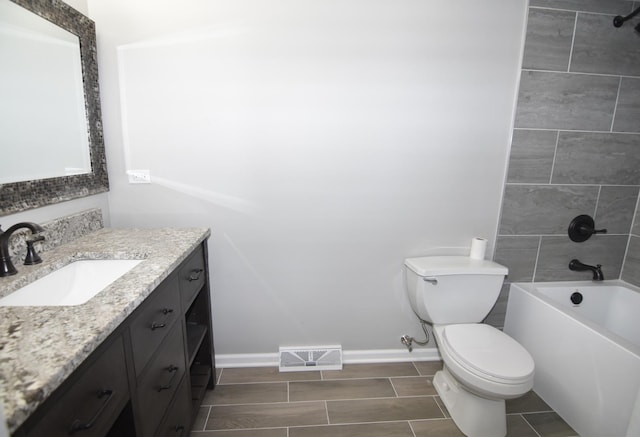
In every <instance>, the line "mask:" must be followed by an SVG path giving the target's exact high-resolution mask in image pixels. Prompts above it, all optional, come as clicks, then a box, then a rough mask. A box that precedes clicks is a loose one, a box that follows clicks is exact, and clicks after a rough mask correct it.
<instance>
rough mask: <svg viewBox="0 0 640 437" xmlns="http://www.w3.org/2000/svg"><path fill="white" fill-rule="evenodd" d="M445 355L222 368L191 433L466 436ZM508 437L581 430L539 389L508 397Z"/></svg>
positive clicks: (224, 436)
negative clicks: (444, 382) (440, 374)
mask: <svg viewBox="0 0 640 437" xmlns="http://www.w3.org/2000/svg"><path fill="white" fill-rule="evenodd" d="M441 367H442V363H440V362H413V363H390V364H351V365H345V366H344V369H343V370H340V371H315V372H313V371H312V372H286V373H281V372H279V371H278V369H277V368H272V367H259V368H242V369H236V368H234V369H219V370H218V375H217V377H218V385H217V386H216V389H215V390H213V391H211V392H208V393H207V395H206V398H205V399H204V402H203V406H202V407H201V408H200V412H199V416H198V419H197V420H196V423H195V425H194V428H193V432H192V433H191V437H320V436H331V437H396V436H397V437H427V436H429V437H454V436H456V437H457V436H463V434H462V433H461V432H460V431H459V430H458V428H457V427H456V426H455V424H454V423H453V421H452V420H451V419H450V416H449V413H448V412H447V410H446V408H445V407H444V405H443V404H442V402H441V400H440V398H439V396H438V395H437V393H436V391H435V388H434V387H433V375H434V374H435V372H436V371H437V370H439V369H440V368H441ZM507 430H508V434H507V435H508V436H509V437H573V436H576V435H577V434H576V433H575V431H574V430H573V429H571V427H569V425H567V424H566V423H565V422H564V421H563V420H562V419H561V418H560V416H558V415H557V414H556V413H555V412H553V410H552V409H551V408H550V407H549V406H548V405H547V404H546V403H545V402H544V401H542V399H540V398H539V397H538V396H537V395H536V394H535V393H534V392H529V393H528V394H527V395H525V396H523V397H522V398H519V399H515V400H511V401H507Z"/></svg>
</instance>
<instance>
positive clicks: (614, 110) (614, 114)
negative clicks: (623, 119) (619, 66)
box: [610, 77, 622, 132]
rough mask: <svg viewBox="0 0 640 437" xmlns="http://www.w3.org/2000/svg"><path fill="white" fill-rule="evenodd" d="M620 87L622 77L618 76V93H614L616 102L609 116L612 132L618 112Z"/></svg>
mask: <svg viewBox="0 0 640 437" xmlns="http://www.w3.org/2000/svg"><path fill="white" fill-rule="evenodd" d="M621 89H622V77H620V81H619V82H618V94H617V95H616V103H615V105H613V115H612V116H611V129H610V131H611V132H613V125H614V124H615V122H616V113H617V112H618V101H619V100H620V90H621Z"/></svg>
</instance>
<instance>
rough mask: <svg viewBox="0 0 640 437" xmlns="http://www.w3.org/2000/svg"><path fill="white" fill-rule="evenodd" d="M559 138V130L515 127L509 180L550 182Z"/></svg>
mask: <svg viewBox="0 0 640 437" xmlns="http://www.w3.org/2000/svg"><path fill="white" fill-rule="evenodd" d="M557 138H558V133H557V131H547V130H525V129H515V130H514V132H513V139H512V141H511V155H510V156H509V172H508V174H507V182H521V183H548V182H549V181H550V180H551V168H552V167H553V156H554V154H555V151H556V141H557Z"/></svg>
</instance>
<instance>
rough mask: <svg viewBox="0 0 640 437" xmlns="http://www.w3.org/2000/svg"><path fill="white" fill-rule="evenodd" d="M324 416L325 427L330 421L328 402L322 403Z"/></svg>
mask: <svg viewBox="0 0 640 437" xmlns="http://www.w3.org/2000/svg"><path fill="white" fill-rule="evenodd" d="M324 414H325V415H326V416H327V425H331V419H329V404H328V401H327V400H325V401H324Z"/></svg>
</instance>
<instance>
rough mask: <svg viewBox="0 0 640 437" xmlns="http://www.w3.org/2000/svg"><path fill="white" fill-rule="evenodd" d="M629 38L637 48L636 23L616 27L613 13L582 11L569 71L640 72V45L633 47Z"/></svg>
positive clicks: (624, 73)
mask: <svg viewBox="0 0 640 437" xmlns="http://www.w3.org/2000/svg"><path fill="white" fill-rule="evenodd" d="M629 41H634V42H635V45H636V47H637V43H638V36H637V34H636V31H635V30H634V24H633V23H626V24H625V25H624V26H622V27H620V28H615V27H614V26H613V24H612V17H611V16H608V15H598V14H584V13H579V14H578V22H577V25H576V35H575V39H574V43H573V53H572V55H571V65H570V71H572V72H579V73H598V74H618V75H627V76H638V75H640V48H636V49H630V47H629Z"/></svg>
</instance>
